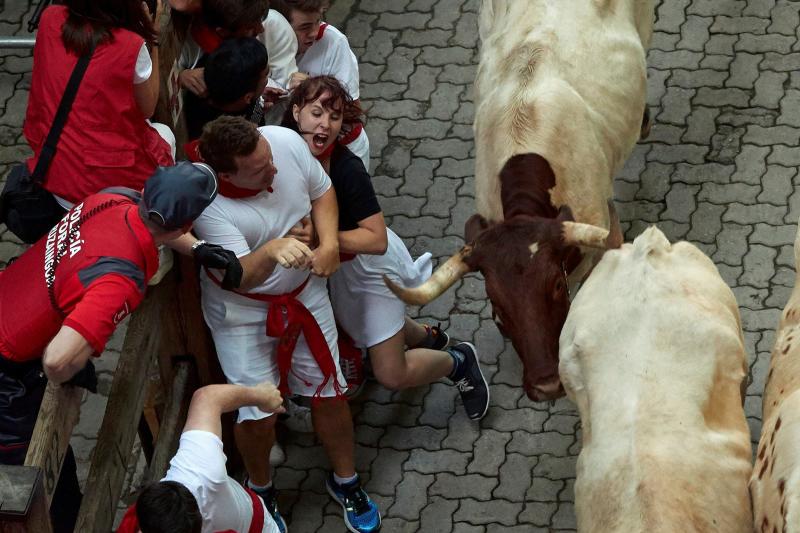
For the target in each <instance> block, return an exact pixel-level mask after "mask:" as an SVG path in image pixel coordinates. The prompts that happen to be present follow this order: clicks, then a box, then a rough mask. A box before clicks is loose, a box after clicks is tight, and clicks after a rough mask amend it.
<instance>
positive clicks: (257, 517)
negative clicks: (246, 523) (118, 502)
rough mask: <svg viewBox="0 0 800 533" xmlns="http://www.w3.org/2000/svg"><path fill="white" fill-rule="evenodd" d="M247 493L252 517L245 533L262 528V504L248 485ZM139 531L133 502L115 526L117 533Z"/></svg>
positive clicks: (256, 532)
mask: <svg viewBox="0 0 800 533" xmlns="http://www.w3.org/2000/svg"><path fill="white" fill-rule="evenodd" d="M244 489H245V490H246V491H247V495H248V496H250V501H251V503H252V504H253V518H252V519H251V520H250V528H249V529H248V530H247V533H261V531H262V530H263V529H264V504H263V503H262V502H261V498H259V496H258V494H256V493H255V492H253V490H252V489H250V487H245V488H244ZM137 531H139V518H138V517H137V516H136V504H135V503H134V504H133V505H131V506H130V507H128V510H127V511H125V516H123V517H122V522H120V524H119V528H117V533H136V532H137ZM216 533H236V531H234V530H233V529H226V530H224V531H217V532H216Z"/></svg>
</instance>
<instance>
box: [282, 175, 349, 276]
mask: <svg viewBox="0 0 800 533" xmlns="http://www.w3.org/2000/svg"><path fill="white" fill-rule="evenodd" d="M311 220H312V221H313V222H314V228H315V229H316V231H317V236H318V237H319V246H318V247H317V248H316V249H315V250H314V259H313V261H312V263H311V264H312V269H313V272H314V274H316V275H318V276H322V277H328V276H330V275H331V274H333V273H334V272H336V269H338V268H339V206H338V204H337V203H336V191H334V189H333V187H331V188H329V189H328V190H327V191H325V194H323V195H322V196H320V197H319V198H317V199H316V200H314V201H312V202H311ZM292 240H294V239H292Z"/></svg>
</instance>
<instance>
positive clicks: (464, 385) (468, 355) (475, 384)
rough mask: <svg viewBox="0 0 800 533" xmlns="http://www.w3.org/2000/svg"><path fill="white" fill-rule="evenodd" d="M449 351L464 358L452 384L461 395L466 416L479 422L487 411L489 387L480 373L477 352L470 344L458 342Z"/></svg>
mask: <svg viewBox="0 0 800 533" xmlns="http://www.w3.org/2000/svg"><path fill="white" fill-rule="evenodd" d="M449 349H450V350H454V351H456V352H458V353H460V354H462V355H463V356H464V362H463V363H462V364H463V366H462V368H461V370H460V372H459V374H460V376H458V377H456V379H454V380H453V384H454V385H455V386H456V388H457V389H458V392H459V393H460V394H461V401H462V403H463V404H464V409H465V410H466V411H467V416H468V417H470V418H471V419H472V420H480V419H481V418H483V416H484V415H485V414H486V411H487V409H489V385H488V384H487V383H486V378H485V377H484V376H483V372H482V371H481V364H480V362H479V361H478V352H477V351H476V350H475V346H474V345H473V344H472V343H470V342H459V343H458V344H456V345H454V346H451V347H450V348H449Z"/></svg>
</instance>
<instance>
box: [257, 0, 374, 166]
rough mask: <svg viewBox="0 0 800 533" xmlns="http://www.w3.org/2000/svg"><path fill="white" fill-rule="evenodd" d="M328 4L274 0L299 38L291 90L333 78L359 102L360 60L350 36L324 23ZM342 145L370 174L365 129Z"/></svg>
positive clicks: (325, 0) (323, 1)
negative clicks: (316, 79)
mask: <svg viewBox="0 0 800 533" xmlns="http://www.w3.org/2000/svg"><path fill="white" fill-rule="evenodd" d="M329 3H330V2H329V0H273V2H272V4H271V5H272V7H273V8H274V9H275V10H277V11H280V12H281V14H282V15H283V16H284V17H286V20H288V21H289V24H291V27H292V30H294V34H295V37H296V38H297V70H298V73H297V74H295V75H292V76H291V77H290V80H289V88H290V89H292V88H294V87H295V86H296V85H297V84H298V83H299V82H301V81H302V80H303V79H305V78H307V77H311V76H322V75H327V76H333V77H334V78H336V79H337V80H339V81H340V82H341V83H342V85H343V86H344V88H345V89H347V93H348V94H349V95H350V97H351V98H352V99H353V100H356V101H357V100H358V99H359V97H360V91H359V74H358V59H356V56H355V54H354V53H353V51H352V50H351V49H350V43H349V42H348V41H347V37H346V36H345V35H344V34H343V33H342V32H340V31H339V30H338V29H336V28H334V27H333V26H331V25H330V24H327V23H323V22H322V14H323V12H324V10H325V9H327V8H328V4H329ZM339 142H340V143H341V144H343V145H345V146H347V148H348V149H349V150H350V151H351V152H353V153H354V154H356V155H357V156H358V157H359V158H361V160H362V161H363V162H364V168H366V169H367V171H369V138H368V137H367V132H366V131H364V129H363V128H357V129H354V130H353V131H352V132H351V134H350V135H348V136H347V137H346V138H342V139H339Z"/></svg>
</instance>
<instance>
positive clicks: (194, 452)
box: [162, 430, 228, 487]
mask: <svg viewBox="0 0 800 533" xmlns="http://www.w3.org/2000/svg"><path fill="white" fill-rule="evenodd" d="M225 461H226V458H225V453H224V452H223V451H222V440H220V438H219V437H217V436H216V435H214V434H213V433H210V432H208V431H201V430H191V431H185V432H184V433H183V434H182V435H181V441H180V445H179V446H178V453H176V454H175V457H173V458H172V460H171V461H170V462H169V470H167V474H166V476H164V479H163V480H162V481H177V482H178V483H181V484H182V485H184V486H187V487H192V486H196V485H197V484H198V483H200V484H202V485H203V486H207V485H208V484H212V485H216V484H219V485H221V484H225V483H227V482H228V472H227V470H226V469H225Z"/></svg>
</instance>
